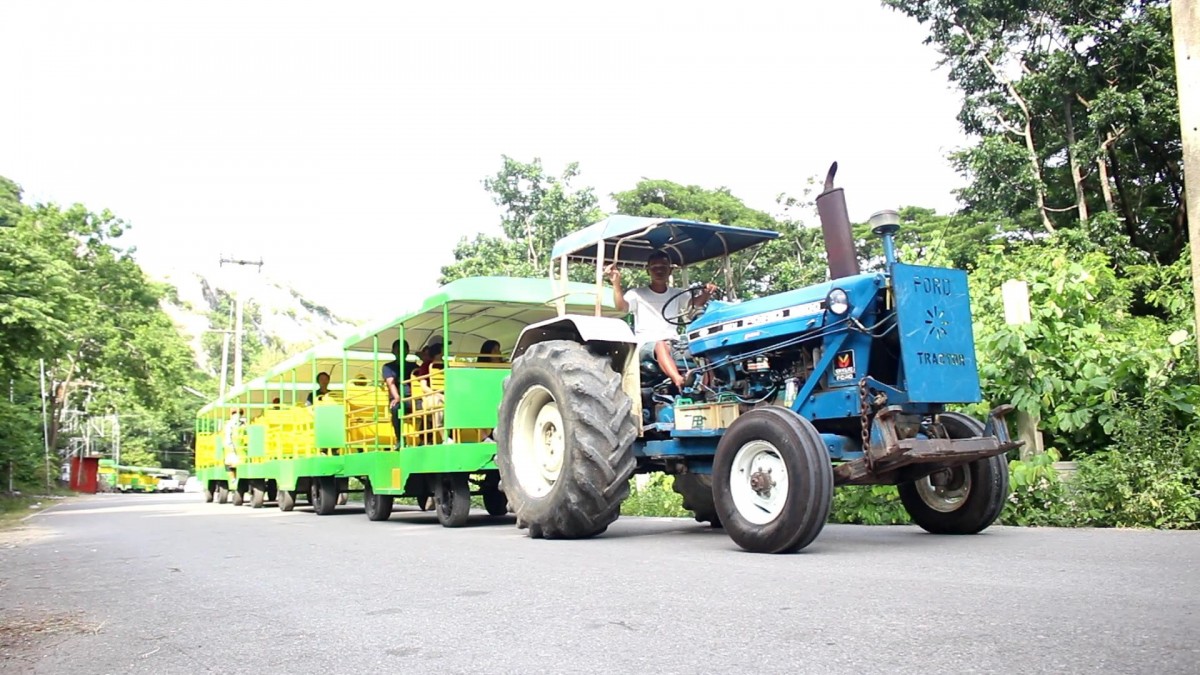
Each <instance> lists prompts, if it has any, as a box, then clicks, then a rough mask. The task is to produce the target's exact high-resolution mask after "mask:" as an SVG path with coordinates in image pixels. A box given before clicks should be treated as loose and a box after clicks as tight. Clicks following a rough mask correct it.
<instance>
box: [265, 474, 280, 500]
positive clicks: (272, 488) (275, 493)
mask: <svg viewBox="0 0 1200 675" xmlns="http://www.w3.org/2000/svg"><path fill="white" fill-rule="evenodd" d="M278 499H279V483H277V482H275V479H274V478H270V479H268V480H267V501H269V502H273V501H276V500H278Z"/></svg>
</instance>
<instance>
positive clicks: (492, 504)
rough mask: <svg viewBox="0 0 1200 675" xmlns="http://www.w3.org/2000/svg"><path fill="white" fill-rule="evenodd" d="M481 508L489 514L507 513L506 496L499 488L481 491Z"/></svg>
mask: <svg viewBox="0 0 1200 675" xmlns="http://www.w3.org/2000/svg"><path fill="white" fill-rule="evenodd" d="M483 508H485V509H487V512H488V515H489V516H503V515H505V514H506V513H508V497H506V496H504V493H503V492H501V491H500V490H499V489H496V488H492V489H490V490H485V491H484V492H483Z"/></svg>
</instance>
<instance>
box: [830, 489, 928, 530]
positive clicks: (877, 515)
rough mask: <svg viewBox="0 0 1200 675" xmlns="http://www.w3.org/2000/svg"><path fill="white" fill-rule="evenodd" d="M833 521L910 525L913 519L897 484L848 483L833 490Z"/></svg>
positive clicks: (831, 516) (831, 519) (831, 511)
mask: <svg viewBox="0 0 1200 675" xmlns="http://www.w3.org/2000/svg"><path fill="white" fill-rule="evenodd" d="M829 522H831V523H851V524H859V525H907V524H909V523H911V522H912V520H911V519H910V518H909V517H908V512H907V511H905V510H904V505H903V504H901V503H900V493H899V492H897V491H896V486H895V485H844V486H842V487H839V488H838V489H836V490H834V492H833V507H832V508H831V509H830V512H829Z"/></svg>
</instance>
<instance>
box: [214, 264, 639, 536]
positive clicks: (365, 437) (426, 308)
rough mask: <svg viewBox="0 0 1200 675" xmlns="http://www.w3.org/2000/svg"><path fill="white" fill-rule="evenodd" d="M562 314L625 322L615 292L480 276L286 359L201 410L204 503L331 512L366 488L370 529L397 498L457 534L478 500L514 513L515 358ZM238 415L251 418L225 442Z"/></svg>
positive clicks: (498, 510) (499, 510)
mask: <svg viewBox="0 0 1200 675" xmlns="http://www.w3.org/2000/svg"><path fill="white" fill-rule="evenodd" d="M556 292H557V293H558V295H556ZM561 307H569V308H572V309H573V310H574V311H589V312H591V311H595V310H599V311H601V312H603V313H605V314H609V315H612V316H620V313H618V312H616V310H615V308H614V305H613V300H612V294H611V291H606V292H604V294H603V295H602V296H601V297H597V295H596V289H595V287H594V286H591V285H588V284H569V285H568V286H567V287H566V288H565V289H563V288H562V287H561V286H560V287H558V289H557V291H556V286H555V285H553V284H551V282H550V281H549V280H548V279H527V278H515V277H482V278H480V277H474V278H470V279H460V280H458V281H454V282H451V283H449V284H447V285H445V286H443V287H442V288H440V289H438V291H437V292H435V293H434V294H432V295H430V296H429V297H427V298H424V299H423V300H422V301H421V302H420V303H419V304H417V305H416V307H415V308H413V309H411V310H410V311H406V312H403V313H401V314H399V315H398V316H394V317H392V318H390V319H387V320H385V321H381V322H378V323H376V324H374V325H372V326H369V327H367V328H365V329H363V330H361V331H359V332H358V333H356V334H354V335H351V336H350V337H348V338H346V339H345V340H343V341H341V342H339V343H336V344H330V345H324V346H322V347H317V348H314V349H312V350H309V351H307V352H304V353H302V354H298V355H296V356H294V357H292V358H290V359H288V360H286V361H284V362H282V363H280V364H279V365H277V366H275V367H274V368H272V369H271V370H270V371H268V372H267V374H266V375H264V376H263V377H260V378H258V379H256V380H254V381H252V382H249V383H247V384H246V385H244V386H242V387H240V388H238V389H235V390H234V391H231V392H230V393H229V394H227V395H226V396H225V397H224V398H223V399H220V400H218V401H214V402H213V403H210V404H209V405H207V406H205V408H203V409H202V410H201V412H200V415H199V416H198V420H197V434H196V439H197V441H196V467H197V475H199V476H200V479H201V485H202V486H204V488H205V495H206V500H208V501H212V500H213V499H214V495H216V499H217V501H221V502H224V501H225V500H226V497H227V495H228V493H229V492H230V491H232V492H233V494H234V499H233V501H234V503H235V504H240V503H242V501H243V499H245V494H244V493H246V492H250V494H251V497H250V503H251V504H252V505H253V506H256V507H257V506H261V505H263V504H264V503H265V502H269V501H276V503H277V504H278V506H279V508H280V509H282V510H285V511H288V510H292V508H293V507H294V505H295V501H296V499H297V498H298V497H299V496H301V495H304V496H307V497H308V500H309V502H310V503H311V504H312V506H313V510H314V511H315V512H316V513H317V514H319V515H327V514H330V513H333V511H334V510H335V509H336V507H337V506H338V505H339V504H344V503H345V499H346V495H347V494H348V493H351V492H356V491H359V490H361V491H362V495H363V502H364V506H365V509H364V510H365V512H366V515H367V517H368V518H369V519H371V520H387V519H388V518H390V517H391V514H392V512H393V507H394V502H395V499H396V498H398V497H399V498H411V499H415V500H416V502H417V504H418V505H419V506H420V507H421V508H422V509H426V508H430V507H432V508H434V510H435V512H436V514H437V518H438V521H439V522H440V523H441V524H442V525H444V526H446V527H457V526H460V525H462V524H464V523H465V522H466V521H467V518H468V517H469V512H470V509H471V498H472V496H478V497H479V498H480V499H481V501H482V503H483V506H484V508H485V509H486V511H487V512H488V513H489V514H491V515H503V514H505V513H507V512H508V505H507V501H506V498H505V495H504V492H503V491H502V490H501V488H500V476H499V471H498V470H497V468H496V464H495V454H496V444H495V443H494V442H493V441H492V439H491V437H490V434H491V430H492V428H493V427H495V425H496V415H497V410H498V408H499V404H500V399H501V396H502V394H503V385H504V381H505V379H506V378H507V377H508V375H509V363H508V358H507V356H506V355H507V354H509V353H511V351H512V348H513V347H514V346H515V344H516V341H517V338H518V337H519V336H520V335H521V333H522V331H523V330H524V329H525V328H526V327H527V326H529V325H531V324H534V323H537V322H540V321H544V320H546V319H550V318H553V317H554V316H556V315H557V311H559V308H561ZM405 345H407V346H408V347H409V350H408V353H407V354H406V353H405ZM322 373H324V374H327V375H328V380H327V382H326V383H325V384H320V383H319V382H318V376H319V375H321V374H322ZM387 373H395V374H396V375H397V377H396V379H395V381H394V383H389V382H388V381H387V379H386V374H387ZM321 379H324V378H321ZM392 384H394V389H393V386H392ZM322 387H327V391H326V392H325V393H321V390H322ZM310 394H313V396H311V398H310ZM234 410H239V411H244V413H245V414H244V417H245V419H244V420H242V422H241V423H237V424H235V425H233V429H234V432H233V433H232V434H227V433H226V427H227V426H230V422H229V420H230V419H231V417H232V411H234ZM227 437H230V438H232V439H233V449H234V452H235V453H236V454H237V465H236V468H235V470H234V471H232V472H231V471H229V470H227V469H226V465H225V461H224V460H225V459H226V455H227V454H228V451H229V446H228V444H227V442H226V438H227ZM229 459H233V458H232V457H229Z"/></svg>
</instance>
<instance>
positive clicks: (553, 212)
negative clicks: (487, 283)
mask: <svg viewBox="0 0 1200 675" xmlns="http://www.w3.org/2000/svg"><path fill="white" fill-rule="evenodd" d="M501 157H502V160H503V166H502V167H501V168H500V170H499V171H497V172H496V173H495V175H493V176H489V177H487V178H485V179H484V180H483V186H484V188H485V189H486V190H487V191H488V192H490V193H491V194H492V200H493V202H495V204H496V205H497V206H499V207H501V209H502V216H501V220H500V227H501V230H502V231H503V233H504V236H503V237H494V236H489V235H482V234H481V235H478V236H476V237H475V239H474V240H468V239H466V238H463V239H462V240H460V241H459V243H458V244H457V245H456V246H455V247H454V262H453V263H451V264H449V265H446V266H445V267H443V268H442V276H441V278H440V279H439V281H438V283H440V284H446V283H449V282H451V281H453V280H455V279H459V278H462V277H467V276H492V275H502V276H516V277H544V276H548V275H549V260H550V250H551V248H552V247H553V246H554V242H555V241H557V240H558V239H560V238H561V237H563V236H564V235H566V234H569V233H571V232H574V231H576V230H578V229H580V228H583V227H586V226H588V225H590V224H592V223H594V222H596V221H598V220H600V219H601V218H603V214H602V213H601V212H600V210H599V209H598V208H597V207H596V204H597V201H596V196H595V194H594V192H593V189H592V188H590V187H586V188H579V189H573V188H572V187H571V181H572V180H573V179H575V178H576V177H577V176H578V175H579V165H578V163H575V162H572V163H570V164H568V165H567V167H566V169H564V170H563V172H562V174H561V176H559V177H555V176H553V175H548V174H547V173H546V171H545V169H544V168H543V167H542V162H541V159H538V158H534V160H533V161H532V162H530V163H524V162H519V161H517V160H514V159H512V158H511V157H508V156H507V155H502V156H501Z"/></svg>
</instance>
